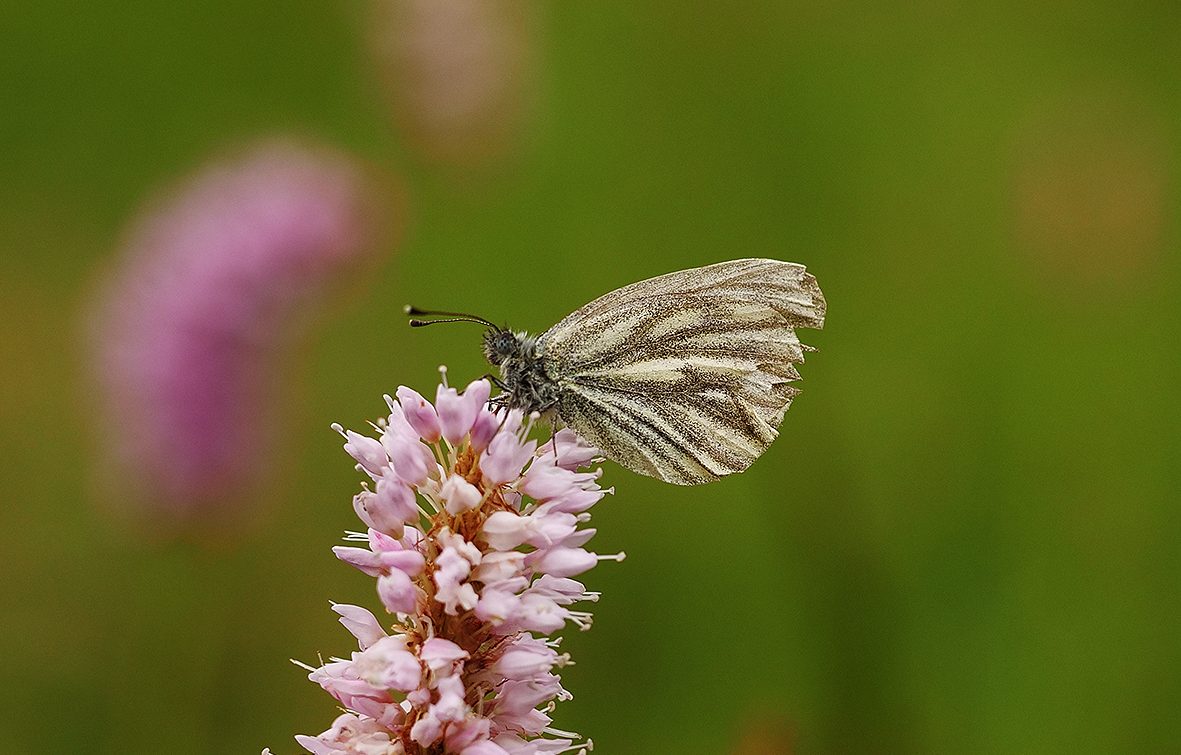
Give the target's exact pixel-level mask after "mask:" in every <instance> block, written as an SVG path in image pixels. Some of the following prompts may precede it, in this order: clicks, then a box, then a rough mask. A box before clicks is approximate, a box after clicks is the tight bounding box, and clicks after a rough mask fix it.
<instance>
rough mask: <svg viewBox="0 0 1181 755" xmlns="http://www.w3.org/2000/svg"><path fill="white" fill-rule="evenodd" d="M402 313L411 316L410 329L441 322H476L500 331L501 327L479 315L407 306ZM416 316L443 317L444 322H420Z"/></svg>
mask: <svg viewBox="0 0 1181 755" xmlns="http://www.w3.org/2000/svg"><path fill="white" fill-rule="evenodd" d="M402 311H403V312H404V313H406V314H407V315H411V316H412V317H411V320H410V327H412V328H422V327H425V326H427V325H438V324H439V323H441V322H474V323H478V324H480V325H485V326H487V327H489V328H492V329H493V330H496V331H499V330H500V326H499V325H497V324H496V323H494V322H492V321H490V320H485V319H484V318H483V317H479V316H477V315H469V314H467V313H465V312H442V311H438V310H427V309H419V308H418V307H414V306H411V305H409V304H407V305H406V306H405V307H403V308H402ZM415 315H417V316H421V317H442V318H444V319H442V320H420V319H418V317H414V316H415Z"/></svg>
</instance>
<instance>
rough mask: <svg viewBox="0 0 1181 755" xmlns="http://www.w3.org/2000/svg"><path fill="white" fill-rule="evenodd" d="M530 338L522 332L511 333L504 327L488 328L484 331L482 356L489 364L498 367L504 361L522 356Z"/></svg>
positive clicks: (526, 349)
mask: <svg viewBox="0 0 1181 755" xmlns="http://www.w3.org/2000/svg"><path fill="white" fill-rule="evenodd" d="M532 340H533V339H531V338H529V337H528V336H527V335H525V334H524V333H513V332H512V331H510V330H506V329H504V328H488V330H486V331H485V332H484V358H485V359H487V360H488V362H489V364H493V365H495V366H497V367H499V366H501V365H502V364H504V363H505V362H506V361H509V360H512V359H518V358H520V357H522V356H524V355H525V353H526V352H527V351H528V350H529V349H528V345H529V342H530V341H532Z"/></svg>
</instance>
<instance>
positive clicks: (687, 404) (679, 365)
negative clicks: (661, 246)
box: [406, 259, 826, 485]
mask: <svg viewBox="0 0 1181 755" xmlns="http://www.w3.org/2000/svg"><path fill="white" fill-rule="evenodd" d="M825 308H826V303H825V300H824V294H823V293H821V291H820V286H819V285H818V284H817V283H816V278H815V277H814V276H812V275H811V274H810V273H808V272H807V271H806V270H805V268H804V266H803V265H798V264H795V263H793V262H781V261H779V260H771V259H741V260H731V261H729V262H719V263H717V264H714V265H707V266H705V267H698V268H693V269H690V270H681V271H679V272H675V273H668V274H667V275H660V276H657V277H655V278H649V279H647V280H642V281H639V282H638V283H632V284H631V285H629V286H624V287H623V288H620V289H616V290H615V291H612V292H611V293H609V294H605V295H603V296H600V297H599V298H598V299H595V300H594V301H592V302H590V303H589V304H587V305H586V306H584V307H582V308H580V309H578V310H575V311H574V312H572V313H571V314H570V315H568V316H567V317H566V318H565V319H563V320H562V321H561V322H559V323H558V324H557V325H554V326H553V327H552V328H550V329H549V330H547V331H545V332H544V333H542V334H540V335H537V336H533V335H530V334H528V333H525V332H515V331H511V330H509V329H508V328H502V327H499V326H497V325H495V324H493V323H492V322H490V321H488V320H485V319H483V318H480V317H476V316H474V315H466V314H462V313H456V312H430V311H425V310H419V309H415V308H413V307H407V308H406V313H407V314H409V315H442V316H448V319H441V320H421V319H414V320H411V321H410V324H411V325H412V326H422V325H431V324H435V323H439V322H457V321H466V322H476V323H480V324H483V325H485V326H487V328H488V330H487V331H486V332H485V334H484V342H483V347H484V355H485V357H486V358H487V359H488V361H489V362H490V363H491V364H492V365H495V366H497V367H499V368H500V377H499V378H493V381H494V382H495V383H496V385H497V386H498V387H499V388H500V389H501V394H500V395H499V396H497V397H495V398H494V399H493V400H494V401H496V402H497V403H499V404H500V405H503V406H507V407H509V408H515V409H521V410H523V411H524V412H526V413H529V412H540V413H542V414H548V415H550V416H554V415H556V417H557V419H558V420H560V421H561V423H562V424H564V425H565V426H567V427H569V428H571V429H573V430H574V431H575V432H577V433H578V434H579V435H581V436H582V437H583V438H584V439H585V440H586V441H587V442H589V443H590V444H592V445H594V446H596V447H598V448H599V449H601V450H602V451H603V453H604V454H606V456H607V457H608V458H610V459H613V460H614V461H616V462H618V463H619V464H622V465H623V466H625V467H628V468H629V469H632V470H634V471H636V472H639V473H640V474H645V475H649V476H651V477H656V478H659V479H661V480H664V481H665V482H670V483H675V484H678V485H698V484H701V483H706V482H712V481H714V480H717V479H719V478H721V477H724V476H726V475H730V474H734V473H737V472H741V471H743V470H745V469H746V468H747V467H749V466H750V465H751V464H752V463H753V462H754V461H755V459H757V458H759V457H760V456H762V455H763V453H764V452H765V451H766V450H767V448H768V447H770V445H771V442H772V441H774V440H775V437H776V436H777V435H778V432H779V431H778V427H779V424H780V422H782V420H783V415H784V412H786V411H787V408H788V407H789V406H790V405H791V402H792V399H793V398H795V396H796V395H797V394H798V393H799V389H798V388H796V387H794V386H792V385H791V383H792V382H794V381H796V380H798V379H799V378H800V374H799V372H798V371H797V370H796V367H795V365H797V364H800V363H802V362H803V361H804V353H805V351H810V350H811V349H809V347H807V346H804V345H803V344H801V343H800V340H799V338H798V337H797V336H796V329H797V328H817V329H819V328H822V327H823V326H824V315H825Z"/></svg>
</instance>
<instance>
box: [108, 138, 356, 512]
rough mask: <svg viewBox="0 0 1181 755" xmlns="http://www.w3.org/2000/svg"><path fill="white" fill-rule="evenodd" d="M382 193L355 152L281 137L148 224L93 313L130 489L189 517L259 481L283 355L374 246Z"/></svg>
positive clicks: (147, 218) (172, 201) (208, 174)
mask: <svg viewBox="0 0 1181 755" xmlns="http://www.w3.org/2000/svg"><path fill="white" fill-rule="evenodd" d="M372 190H373V187H372V185H371V184H370V182H369V181H368V179H367V176H366V173H365V170H364V169H363V168H362V167H361V166H360V165H358V164H357V163H355V162H354V161H352V160H350V159H349V158H347V157H345V156H343V155H341V154H338V153H335V152H332V151H328V150H325V149H319V148H309V147H307V146H303V145H300V144H298V143H295V142H291V141H274V142H270V143H265V144H262V145H260V146H257V147H256V148H254V149H253V150H251V151H249V152H247V153H246V154H244V155H242V156H240V157H239V158H237V159H234V160H227V161H225V162H222V163H220V164H214V165H212V166H210V167H207V168H205V169H203V170H202V171H200V173H199V174H198V175H196V176H195V177H194V178H192V179H191V180H190V181H188V182H186V183H185V184H183V185H181V186H180V187H178V188H177V189H176V190H175V191H174V192H172V193H171V194H170V195H168V196H166V197H164V198H163V200H162V201H158V202H157V203H156V204H155V205H154V206H152V207H149V208H148V210H147V211H146V212H144V213H143V214H142V215H141V216H140V217H139V219H137V220H136V221H135V222H134V223H133V224H132V228H131V230H130V233H129V236H128V241H127V244H126V248H125V250H124V255H123V257H122V259H121V260H119V261H118V263H117V266H116V268H115V269H114V270H113V272H112V274H111V275H110V276H109V278H108V279H107V280H105V281H104V283H103V286H102V288H101V291H100V295H99V298H98V302H97V305H98V306H97V311H96V312H94V313H93V314H94V317H93V321H92V322H91V323H90V324H91V325H92V329H91V340H92V344H91V345H92V348H93V368H94V369H95V370H96V372H97V377H98V379H99V384H100V386H101V388H102V390H103V393H104V396H103V398H104V399H105V403H106V407H105V408H106V409H107V412H108V415H109V416H108V419H107V423H106V425H105V426H106V427H109V428H111V432H110V434H109V440H110V442H111V443H113V444H114V447H113V448H112V449H111V450H112V451H113V452H114V456H115V457H116V458H115V459H114V461H115V467H116V475H117V479H118V482H119V483H120V487H122V488H124V490H121V491H120V492H122V493H126V492H128V491H127V490H126V489H127V488H130V489H131V493H132V495H131V498H132V499H134V500H137V501H139V502H142V503H144V504H146V505H148V506H149V507H150V509H151V510H155V511H159V512H162V513H166V514H167V515H169V516H171V517H179V518H187V517H190V516H192V515H200V514H204V513H207V512H208V510H209V509H210V507H211V506H212V505H215V504H216V505H224V504H225V503H226V502H227V501H228V500H230V499H234V498H240V497H242V496H244V495H245V494H247V493H249V492H250V489H251V487H252V486H253V485H254V484H255V483H257V482H258V481H259V479H260V474H261V473H262V472H263V471H265V469H266V467H267V465H268V461H270V459H268V453H267V450H266V448H267V442H268V441H269V440H270V438H271V425H272V424H273V423H272V422H271V420H272V419H273V417H272V412H273V407H272V406H271V405H270V403H269V402H268V398H269V396H268V393H269V390H270V388H271V386H272V384H273V383H275V382H277V381H276V377H277V376H276V375H274V374H273V373H274V371H275V370H276V369H278V367H279V365H278V364H277V362H276V360H275V357H276V356H277V355H278V354H281V353H282V349H281V347H282V346H283V345H284V344H285V343H286V342H287V341H289V340H290V339H291V337H292V336H293V335H295V334H296V332H297V330H298V329H297V328H294V327H293V326H295V325H299V324H303V323H305V322H306V320H307V319H308V312H309V305H312V304H314V303H315V301H316V300H317V299H318V298H320V297H322V296H323V295H324V294H325V293H327V289H328V288H329V284H330V283H332V282H334V281H335V280H336V279H337V278H338V277H340V276H341V274H343V273H347V272H349V271H355V269H356V268H358V266H359V264H360V263H362V262H363V261H364V260H365V258H366V257H367V256H369V254H370V253H371V252H372V251H373V250H374V248H375V241H376V238H377V233H376V232H377V227H376V222H375V218H376V210H377V207H376V205H375V203H374V200H373V195H372Z"/></svg>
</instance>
